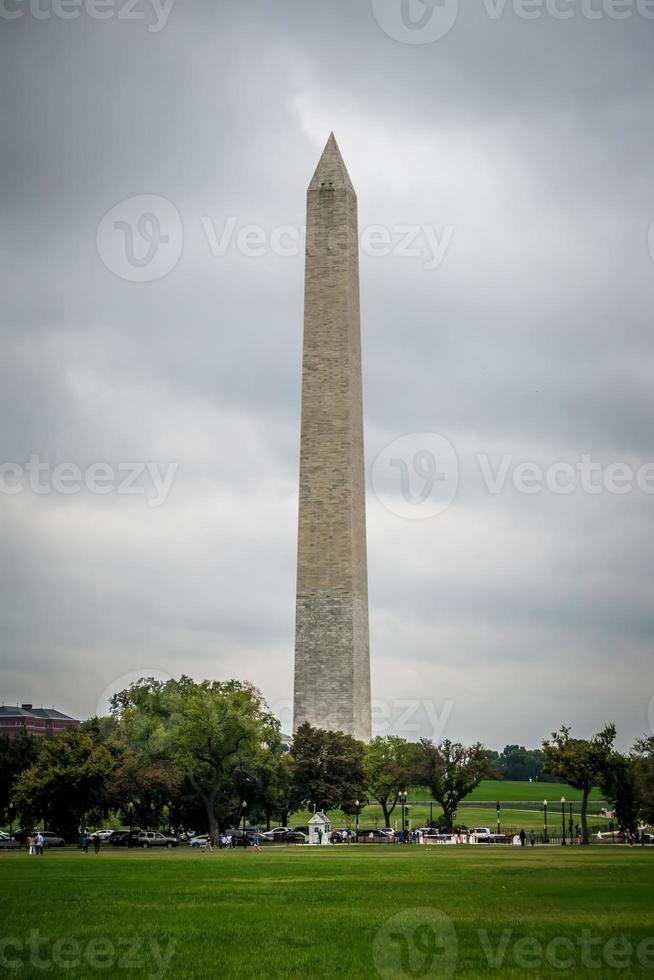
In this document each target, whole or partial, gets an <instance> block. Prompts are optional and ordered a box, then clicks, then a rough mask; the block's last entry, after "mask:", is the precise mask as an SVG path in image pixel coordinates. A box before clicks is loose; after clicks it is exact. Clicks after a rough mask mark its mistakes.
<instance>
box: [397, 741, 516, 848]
mask: <svg viewBox="0 0 654 980" xmlns="http://www.w3.org/2000/svg"><path fill="white" fill-rule="evenodd" d="M496 776H497V766H496V763H495V761H494V759H493V756H492V754H491V753H490V752H489V750H488V749H486V748H484V746H483V745H482V744H481V742H476V743H475V744H474V745H470V746H466V745H463V744H462V743H461V742H450V741H449V739H445V741H443V742H441V744H440V745H434V743H433V742H432V740H431V739H427V738H423V739H421V740H420V745H419V751H418V757H417V765H416V770H415V781H416V782H419V783H424V785H425V786H428V787H429V789H430V790H431V793H432V795H433V797H434V799H435V800H437V802H438V803H440V805H441V807H442V808H443V824H444V826H445V829H446V830H447V831H448V832H450V833H451V832H452V830H453V827H454V818H455V817H456V811H457V809H458V807H459V803H460V802H461V800H464V799H465V798H466V796H469V795H470V793H471V792H472V791H473V789H475V787H476V786H478V785H479V783H480V782H481V781H482V779H492V778H495V777H496Z"/></svg>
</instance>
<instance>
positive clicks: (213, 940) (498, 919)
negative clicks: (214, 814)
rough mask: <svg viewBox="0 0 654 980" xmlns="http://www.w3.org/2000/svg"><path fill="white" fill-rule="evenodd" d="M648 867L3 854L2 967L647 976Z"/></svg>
mask: <svg viewBox="0 0 654 980" xmlns="http://www.w3.org/2000/svg"><path fill="white" fill-rule="evenodd" d="M653 873H654V848H651V849H641V848H625V847H623V848H617V847H616V848H612V847H591V848H578V847H574V848H561V847H549V848H546V847H540V848H534V849H531V848H512V847H507V848H502V849H500V848H487V847H484V846H481V845H480V846H477V847H458V848H456V847H427V846H423V847H402V846H399V845H392V846H379V847H378V846H372V845H371V846H368V847H365V846H358V847H357V846H350V847H347V846H344V847H341V848H331V847H329V848H328V847H324V848H312V849H310V848H301V847H299V848H293V847H290V848H285V847H282V848H270V849H268V850H264V851H263V852H262V853H260V854H258V853H255V852H254V851H252V850H249V851H244V850H242V849H240V848H239V849H236V850H234V851H222V852H221V851H215V852H214V853H212V854H209V853H203V852H200V851H196V850H193V851H191V850H190V849H188V848H185V849H183V850H182V849H181V848H180V849H179V850H177V851H171V852H168V851H166V852H156V851H149V852H148V851H146V852H140V851H133V852H132V851H129V852H124V851H111V850H106V851H103V852H102V853H101V854H100V855H97V856H96V855H94V854H88V855H83V854H81V852H78V851H70V850H67V851H65V852H59V853H56V852H54V851H53V852H50V853H46V854H45V855H44V857H42V858H37V857H28V856H27V854H26V853H25V852H20V853H11V852H7V853H0V901H1V907H2V919H1V920H0V936H1V937H2V941H0V957H2V958H3V960H2V962H1V965H0V975H2V976H8V977H22V978H34V977H38V976H42V975H47V976H50V977H66V976H69V977H75V978H77V977H84V978H86V977H95V976H105V977H107V976H111V977H113V976H116V975H117V976H119V977H120V976H124V977H129V978H132V977H163V976H165V977H168V978H180V980H181V978H202V980H205V978H210V977H260V978H269V977H280V978H298V980H300V978H302V980H305V978H307V977H315V978H333V977H339V976H340V977H346V978H349V977H352V978H357V980H358V978H361V977H370V978H375V977H381V978H386V977H398V978H402V977H418V976H424V977H430V976H433V977H440V978H443V977H451V976H453V977H455V978H457V977H460V978H470V977H475V978H477V977H487V976H489V975H500V976H502V977H511V978H520V980H523V978H524V977H525V976H531V977H537V978H541V977H560V976H561V975H562V974H565V975H566V976H569V977H574V978H575V980H576V978H577V977H595V978H606V977H613V976H616V977H618V976H622V977H624V976H628V977H640V976H652V973H653V967H654V902H653V901H652V876H653ZM35 934H36V935H35ZM30 936H32V939H31V940H30ZM37 939H40V946H39V947H38V948H37V945H36V943H37ZM7 940H13V943H12V944H7ZM57 941H59V944H58V945H57ZM30 942H32V947H31V949H30V946H29V943H30ZM628 944H630V945H628ZM39 950H40V952H39ZM37 953H38V955H40V958H41V965H40V966H39V965H38V963H36V964H34V963H32V962H31V959H33V958H34V956H36V955H37ZM67 964H69V965H67ZM562 964H563V966H562ZM593 964H594V965H593ZM48 967H49V968H48Z"/></svg>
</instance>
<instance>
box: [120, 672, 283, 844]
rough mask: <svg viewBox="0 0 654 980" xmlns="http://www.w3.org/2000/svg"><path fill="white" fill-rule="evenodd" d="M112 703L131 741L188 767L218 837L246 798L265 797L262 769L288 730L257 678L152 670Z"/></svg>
mask: <svg viewBox="0 0 654 980" xmlns="http://www.w3.org/2000/svg"><path fill="white" fill-rule="evenodd" d="M112 711H113V713H114V715H115V716H116V718H117V719H118V720H119V724H120V730H121V733H122V735H123V737H124V738H125V739H126V742H127V744H130V745H133V746H137V747H138V750H139V751H140V752H141V753H143V755H144V756H147V757H148V758H149V759H150V760H151V761H153V762H154V761H155V760H159V761H166V762H168V763H170V764H171V765H172V766H173V768H174V769H175V770H176V771H180V772H182V773H183V774H184V778H185V781H186V783H187V784H188V786H189V787H190V789H191V791H192V793H193V794H194V796H195V797H196V798H197V800H198V801H199V802H200V803H201V804H202V806H203V808H204V813H205V817H206V822H207V827H208V830H209V833H210V834H211V836H212V837H213V838H215V837H216V835H217V833H218V828H219V825H222V826H225V825H226V824H229V823H236V822H237V821H238V820H239V817H240V814H241V803H242V802H243V801H245V802H246V803H247V804H248V806H251V805H252V804H255V803H257V802H259V801H258V798H257V780H256V778H255V776H254V774H255V773H256V772H257V766H258V765H259V764H260V762H261V752H262V750H263V749H266V750H268V751H270V750H272V749H273V748H274V747H276V746H278V745H279V744H280V732H279V722H278V721H277V719H276V718H274V717H273V716H272V715H271V713H270V711H269V710H268V707H267V705H266V703H265V701H264V699H263V696H262V695H261V693H260V692H259V691H258V690H257V689H256V688H255V687H254V686H253V685H252V684H248V683H241V682H240V681H235V680H230V681H202V682H201V683H196V682H195V681H193V680H191V678H190V677H184V676H183V677H181V678H179V680H175V679H171V680H169V681H165V682H163V681H156V680H154V679H152V678H145V679H142V680H140V681H138V682H137V683H136V684H132V685H131V686H130V687H129V688H128V689H127V690H126V691H122V692H120V693H119V694H117V695H115V696H114V698H113V699H112Z"/></svg>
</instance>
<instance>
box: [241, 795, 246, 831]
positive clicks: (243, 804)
mask: <svg viewBox="0 0 654 980" xmlns="http://www.w3.org/2000/svg"><path fill="white" fill-rule="evenodd" d="M246 809H247V802H246V800H243V802H242V803H241V810H242V811H243V827H242V828H241V829H242V830H245V811H246Z"/></svg>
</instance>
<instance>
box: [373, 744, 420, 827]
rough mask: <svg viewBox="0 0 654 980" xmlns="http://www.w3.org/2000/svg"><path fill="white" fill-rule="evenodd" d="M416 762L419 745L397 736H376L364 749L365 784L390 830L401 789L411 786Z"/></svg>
mask: <svg viewBox="0 0 654 980" xmlns="http://www.w3.org/2000/svg"><path fill="white" fill-rule="evenodd" d="M416 759H417V746H416V745H413V744H411V743H409V742H407V741H406V740H405V739H403V738H400V737H399V736H398V735H386V736H385V737H382V736H377V738H373V739H372V741H371V742H369V743H368V745H366V747H365V768H366V784H367V787H368V793H369V794H370V796H371V797H372V798H373V799H374V800H377V802H378V803H379V805H380V806H381V808H382V812H383V814H384V826H385V827H389V826H390V822H391V815H392V813H393V811H394V810H395V807H396V806H397V801H398V798H399V795H400V793H401V792H402V790H405V789H406V787H407V786H410V785H411V778H412V774H413V772H414V770H415V766H416Z"/></svg>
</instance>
